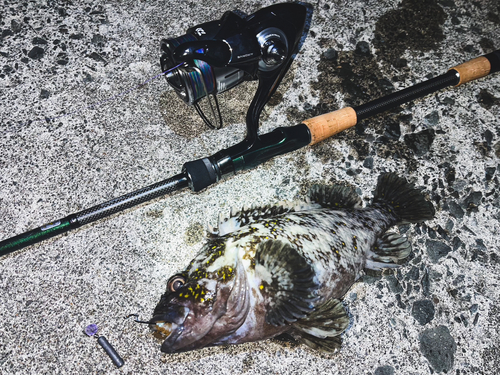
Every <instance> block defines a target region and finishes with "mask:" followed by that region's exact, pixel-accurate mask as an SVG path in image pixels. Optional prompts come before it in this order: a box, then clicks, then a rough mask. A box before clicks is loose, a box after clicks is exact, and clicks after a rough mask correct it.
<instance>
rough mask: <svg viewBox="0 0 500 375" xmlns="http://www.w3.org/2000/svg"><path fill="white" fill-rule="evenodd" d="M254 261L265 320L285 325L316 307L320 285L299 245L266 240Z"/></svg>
mask: <svg viewBox="0 0 500 375" xmlns="http://www.w3.org/2000/svg"><path fill="white" fill-rule="evenodd" d="M255 261H256V265H255V276H256V278H257V279H258V280H260V286H259V289H260V292H261V294H262V296H263V297H264V304H265V307H266V323H268V324H271V325H273V326H283V325H285V324H287V323H292V322H296V321H297V320H298V319H302V318H305V317H306V316H308V314H309V313H310V312H311V311H313V309H314V304H313V302H315V301H316V300H317V299H318V298H319V297H318V296H317V294H316V292H317V290H318V288H319V285H318V283H317V281H316V278H315V276H316V275H315V272H314V270H313V268H312V267H311V265H310V264H309V263H308V262H307V260H306V259H305V258H304V257H303V256H302V255H301V254H300V253H299V252H298V251H297V250H296V249H294V248H293V247H292V246H291V245H290V244H288V243H285V242H282V241H278V240H270V241H266V242H263V243H261V244H260V245H259V247H258V249H257V251H256V254H255Z"/></svg>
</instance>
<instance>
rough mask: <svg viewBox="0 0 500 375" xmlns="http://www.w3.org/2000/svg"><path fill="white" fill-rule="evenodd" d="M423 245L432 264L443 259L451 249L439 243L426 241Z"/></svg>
mask: <svg viewBox="0 0 500 375" xmlns="http://www.w3.org/2000/svg"><path fill="white" fill-rule="evenodd" d="M425 245H426V249H427V255H428V256H429V259H430V260H431V262H432V263H437V262H438V261H439V259H441V258H443V257H445V256H446V255H447V254H448V253H449V252H450V251H451V247H449V246H448V245H446V244H445V243H443V242H440V241H434V240H427V241H426V242H425Z"/></svg>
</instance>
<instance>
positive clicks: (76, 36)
mask: <svg viewBox="0 0 500 375" xmlns="http://www.w3.org/2000/svg"><path fill="white" fill-rule="evenodd" d="M69 38H70V39H74V40H80V39H83V34H71V35H70V36H69Z"/></svg>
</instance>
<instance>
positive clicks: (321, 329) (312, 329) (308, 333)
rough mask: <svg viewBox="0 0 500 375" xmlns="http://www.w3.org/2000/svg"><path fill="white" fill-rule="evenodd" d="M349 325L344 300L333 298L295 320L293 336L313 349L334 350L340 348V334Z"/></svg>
mask: <svg viewBox="0 0 500 375" xmlns="http://www.w3.org/2000/svg"><path fill="white" fill-rule="evenodd" d="M348 325H349V317H348V316H347V312H346V310H345V308H344V306H343V305H342V302H340V300H338V299H335V298H332V299H330V300H329V301H327V302H325V303H324V304H322V305H321V306H319V307H317V308H316V309H315V310H314V311H313V312H312V313H310V314H309V315H308V316H307V317H306V318H304V319H300V320H299V321H297V322H295V323H294V324H293V327H294V331H293V337H294V338H296V339H297V340H299V341H301V342H303V343H304V344H306V345H308V346H310V347H311V348H313V349H319V350H323V351H334V350H335V349H338V348H340V344H341V340H340V334H341V333H342V332H344V331H345V329H346V328H347V326H348Z"/></svg>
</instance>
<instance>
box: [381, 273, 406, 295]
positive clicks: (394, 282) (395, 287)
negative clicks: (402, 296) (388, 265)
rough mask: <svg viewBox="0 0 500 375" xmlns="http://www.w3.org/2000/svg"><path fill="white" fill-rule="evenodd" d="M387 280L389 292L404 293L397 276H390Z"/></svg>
mask: <svg viewBox="0 0 500 375" xmlns="http://www.w3.org/2000/svg"><path fill="white" fill-rule="evenodd" d="M385 279H386V280H387V286H388V288H389V290H390V291H391V292H393V293H402V292H403V287H402V286H401V284H400V283H399V280H398V279H396V276H394V275H388V276H386V278H385Z"/></svg>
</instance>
